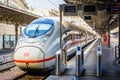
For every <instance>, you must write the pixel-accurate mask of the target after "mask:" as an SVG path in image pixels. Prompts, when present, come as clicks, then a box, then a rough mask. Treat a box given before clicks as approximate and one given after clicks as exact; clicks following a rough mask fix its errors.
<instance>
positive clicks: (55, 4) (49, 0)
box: [48, 0, 59, 9]
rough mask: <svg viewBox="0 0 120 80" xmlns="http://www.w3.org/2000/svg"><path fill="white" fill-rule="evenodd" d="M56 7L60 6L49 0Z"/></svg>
mask: <svg viewBox="0 0 120 80" xmlns="http://www.w3.org/2000/svg"><path fill="white" fill-rule="evenodd" d="M48 1H49V2H50V3H51V4H52V5H53V6H54V7H56V8H58V9H59V7H58V6H57V5H56V4H54V3H53V2H52V1H50V0H48Z"/></svg>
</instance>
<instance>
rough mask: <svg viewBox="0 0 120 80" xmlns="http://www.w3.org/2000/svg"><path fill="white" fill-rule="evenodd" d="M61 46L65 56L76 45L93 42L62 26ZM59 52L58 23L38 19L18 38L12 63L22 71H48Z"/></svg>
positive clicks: (73, 49) (71, 51)
mask: <svg viewBox="0 0 120 80" xmlns="http://www.w3.org/2000/svg"><path fill="white" fill-rule="evenodd" d="M62 35H63V36H62V44H63V48H65V47H67V56H70V55H71V54H72V53H73V52H75V50H76V47H75V46H76V45H77V44H78V43H81V44H83V45H85V44H86V43H88V42H90V41H91V40H93V37H92V36H91V37H89V38H87V39H86V38H85V36H83V35H82V33H81V32H77V31H72V30H71V29H69V27H68V26H65V25H64V24H63V25H62ZM58 50H60V26H59V21H57V20H55V19H51V18H40V19H36V20H34V21H32V22H31V23H30V24H29V25H27V26H26V27H25V29H24V31H23V35H22V36H20V37H19V40H18V43H17V45H16V48H15V51H14V63H15V64H16V65H17V66H18V67H19V68H21V69H22V70H28V69H29V70H38V69H40V70H41V69H42V70H43V69H49V68H51V67H54V66H55V54H56V51H58Z"/></svg>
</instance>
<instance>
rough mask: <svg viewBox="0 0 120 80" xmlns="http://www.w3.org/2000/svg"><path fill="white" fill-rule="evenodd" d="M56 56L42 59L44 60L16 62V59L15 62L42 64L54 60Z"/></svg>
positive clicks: (19, 61) (20, 61)
mask: <svg viewBox="0 0 120 80" xmlns="http://www.w3.org/2000/svg"><path fill="white" fill-rule="evenodd" d="M55 57H56V56H52V57H49V58H46V59H42V60H16V59H14V62H18V63H40V62H46V61H50V60H53V59H54V58H55Z"/></svg>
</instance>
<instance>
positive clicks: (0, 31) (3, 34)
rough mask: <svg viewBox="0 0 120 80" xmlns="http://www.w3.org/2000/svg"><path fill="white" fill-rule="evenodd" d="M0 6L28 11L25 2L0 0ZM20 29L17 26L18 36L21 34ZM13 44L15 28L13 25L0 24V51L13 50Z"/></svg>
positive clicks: (21, 0) (20, 0)
mask: <svg viewBox="0 0 120 80" xmlns="http://www.w3.org/2000/svg"><path fill="white" fill-rule="evenodd" d="M0 4H4V5H7V6H10V7H12V8H16V9H20V10H28V9H29V7H28V6H27V3H26V2H25V0H0ZM21 29H22V26H19V28H18V34H19V35H20V34H21V31H22V30H21ZM15 44H16V41H15V26H14V25H13V24H6V23H0V49H14V47H15Z"/></svg>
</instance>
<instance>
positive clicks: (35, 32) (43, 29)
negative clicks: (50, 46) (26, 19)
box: [25, 21, 53, 38]
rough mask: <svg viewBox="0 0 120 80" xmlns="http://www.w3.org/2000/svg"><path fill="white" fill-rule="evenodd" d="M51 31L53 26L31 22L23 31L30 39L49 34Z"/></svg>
mask: <svg viewBox="0 0 120 80" xmlns="http://www.w3.org/2000/svg"><path fill="white" fill-rule="evenodd" d="M51 30H53V24H51V23H50V22H49V23H48V22H47V23H45V22H43V21H42V22H35V21H34V22H32V23H31V24H29V25H28V26H27V27H26V29H25V35H27V36H28V37H30V38H35V37H38V36H41V35H44V34H50V32H51Z"/></svg>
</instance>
